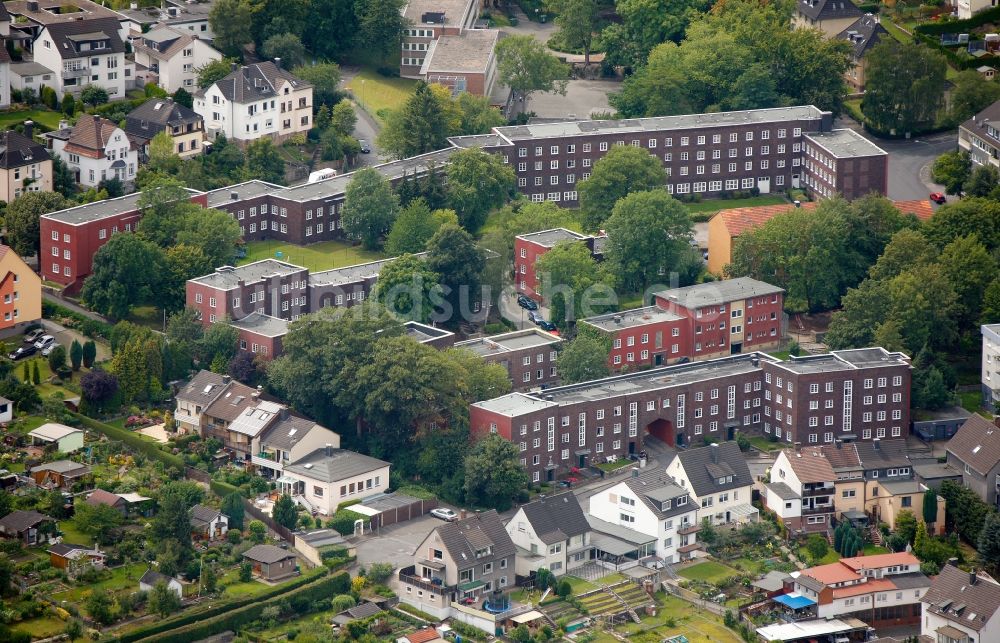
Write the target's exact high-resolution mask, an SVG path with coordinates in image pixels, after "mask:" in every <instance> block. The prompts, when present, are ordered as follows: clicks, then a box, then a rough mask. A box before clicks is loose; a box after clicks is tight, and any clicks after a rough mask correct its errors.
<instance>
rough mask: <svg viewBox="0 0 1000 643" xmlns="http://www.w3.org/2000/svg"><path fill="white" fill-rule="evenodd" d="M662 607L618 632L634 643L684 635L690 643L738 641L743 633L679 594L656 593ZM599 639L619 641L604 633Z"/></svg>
mask: <svg viewBox="0 0 1000 643" xmlns="http://www.w3.org/2000/svg"><path fill="white" fill-rule="evenodd" d="M656 597H657V600H658V602H659V603H660V608H659V609H658V610H657V613H656V616H651V617H643V619H642V622H641V623H631V622H630V623H628V624H627V625H625V626H623V627H619V628H616V629H615V631H616V632H618V633H620V634H624V635H625V636H626V637H627V638H628V640H629V641H630V642H634V643H659V642H660V641H662V640H663V639H665V638H668V637H671V636H676V635H678V634H683V635H684V636H686V637H687V639H688V641H689V642H690V643H709V642H711V643H720V642H721V643H738V642H739V641H740V638H739V636H737V635H736V633H735V632H733V631H731V630H730V629H728V628H727V627H726V626H725V625H723V624H722V619H721V618H720V617H718V616H716V615H715V614H713V613H712V612H709V611H707V610H700V609H698V607H697V606H696V605H693V604H691V603H688V602H687V601H684V600H682V599H680V598H677V597H676V596H665V595H663V594H662V593H657V595H656ZM595 640H596V641H601V642H603V641H607V642H608V643H611V642H613V641H614V642H616V641H618V639H615V638H614V637H612V636H610V635H609V634H605V633H601V634H600V635H599V636H598V637H597V639H595Z"/></svg>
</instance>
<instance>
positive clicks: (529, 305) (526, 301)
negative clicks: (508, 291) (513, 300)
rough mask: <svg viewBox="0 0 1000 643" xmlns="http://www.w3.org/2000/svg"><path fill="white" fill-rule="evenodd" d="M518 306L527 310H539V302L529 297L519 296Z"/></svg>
mask: <svg viewBox="0 0 1000 643" xmlns="http://www.w3.org/2000/svg"><path fill="white" fill-rule="evenodd" d="M517 305H518V306H520V307H521V308H525V309H527V310H538V302H536V301H535V300H534V299H532V298H531V297H529V296H527V295H518V296H517Z"/></svg>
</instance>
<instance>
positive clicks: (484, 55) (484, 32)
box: [420, 29, 500, 74]
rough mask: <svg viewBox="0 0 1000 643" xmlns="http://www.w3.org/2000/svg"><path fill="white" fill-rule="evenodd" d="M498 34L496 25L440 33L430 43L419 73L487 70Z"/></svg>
mask: <svg viewBox="0 0 1000 643" xmlns="http://www.w3.org/2000/svg"><path fill="white" fill-rule="evenodd" d="M499 38H500V30H498V29H469V30H466V31H464V32H462V33H461V34H458V35H448V36H441V37H440V38H438V39H437V40H435V41H433V42H432V43H431V46H430V49H429V51H428V52H427V56H426V57H425V58H424V64H423V65H421V67H420V73H421V74H442V73H486V72H487V71H488V69H489V66H490V60H492V59H493V48H494V47H496V44H497V40H498V39H499Z"/></svg>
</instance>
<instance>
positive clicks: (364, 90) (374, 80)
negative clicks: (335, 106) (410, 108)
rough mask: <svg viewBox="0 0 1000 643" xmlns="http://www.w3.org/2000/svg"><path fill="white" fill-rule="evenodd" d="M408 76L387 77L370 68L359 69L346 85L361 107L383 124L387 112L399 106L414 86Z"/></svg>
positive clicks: (413, 81)
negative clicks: (359, 71)
mask: <svg viewBox="0 0 1000 643" xmlns="http://www.w3.org/2000/svg"><path fill="white" fill-rule="evenodd" d="M416 85H417V81H415V80H410V79H409V78H387V77H385V76H382V75H380V74H378V73H376V72H375V70H373V69H370V68H365V69H363V70H361V73H359V74H358V75H357V76H355V77H354V78H353V79H351V82H349V83H348V84H347V86H346V88H347V90H348V91H350V92H351V94H352V95H353V96H354V100H356V101H357V102H358V103H359V104H360V105H361V107H362V108H363V109H364V110H365V111H366V112H368V113H369V114H371V115H372V117H374V118H376V119H377V120H378V121H379V123H380V124H382V125H385V116H386V115H387V112H389V111H391V110H394V109H398V108H400V107H401V106H402V105H403V103H405V102H406V99H408V98H409V97H410V95H411V94H412V93H413V91H414V89H415V88H416Z"/></svg>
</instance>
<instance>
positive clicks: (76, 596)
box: [52, 538, 149, 605]
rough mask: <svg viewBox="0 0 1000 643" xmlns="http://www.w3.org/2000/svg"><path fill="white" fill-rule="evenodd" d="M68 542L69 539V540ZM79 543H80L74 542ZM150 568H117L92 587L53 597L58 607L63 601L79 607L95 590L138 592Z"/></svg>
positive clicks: (78, 587) (75, 589) (72, 590)
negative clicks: (141, 580)
mask: <svg viewBox="0 0 1000 643" xmlns="http://www.w3.org/2000/svg"><path fill="white" fill-rule="evenodd" d="M67 540H68V538H67ZM72 542H74V543H75V542H78V541H75V540H74V541H72ZM148 567H149V565H147V564H146V563H132V564H130V565H123V566H122V567H116V568H114V569H112V570H111V576H110V577H109V578H106V579H104V580H101V581H98V582H96V583H94V584H92V585H76V586H74V587H73V588H72V589H68V590H66V591H65V592H58V593H56V594H53V595H52V600H53V601H54V602H55V603H56V604H57V605H58V604H61V603H62V602H63V601H65V602H67V603H72V604H75V605H79V604H80V603H81V602H82V601H83V600H84V597H85V595H86V594H87V593H88V592H91V591H93V590H95V589H106V590H108V591H109V592H111V593H117V592H121V591H125V590H128V591H138V590H139V578H141V577H142V575H143V574H144V573H145V572H146V569H147V568H148Z"/></svg>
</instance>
